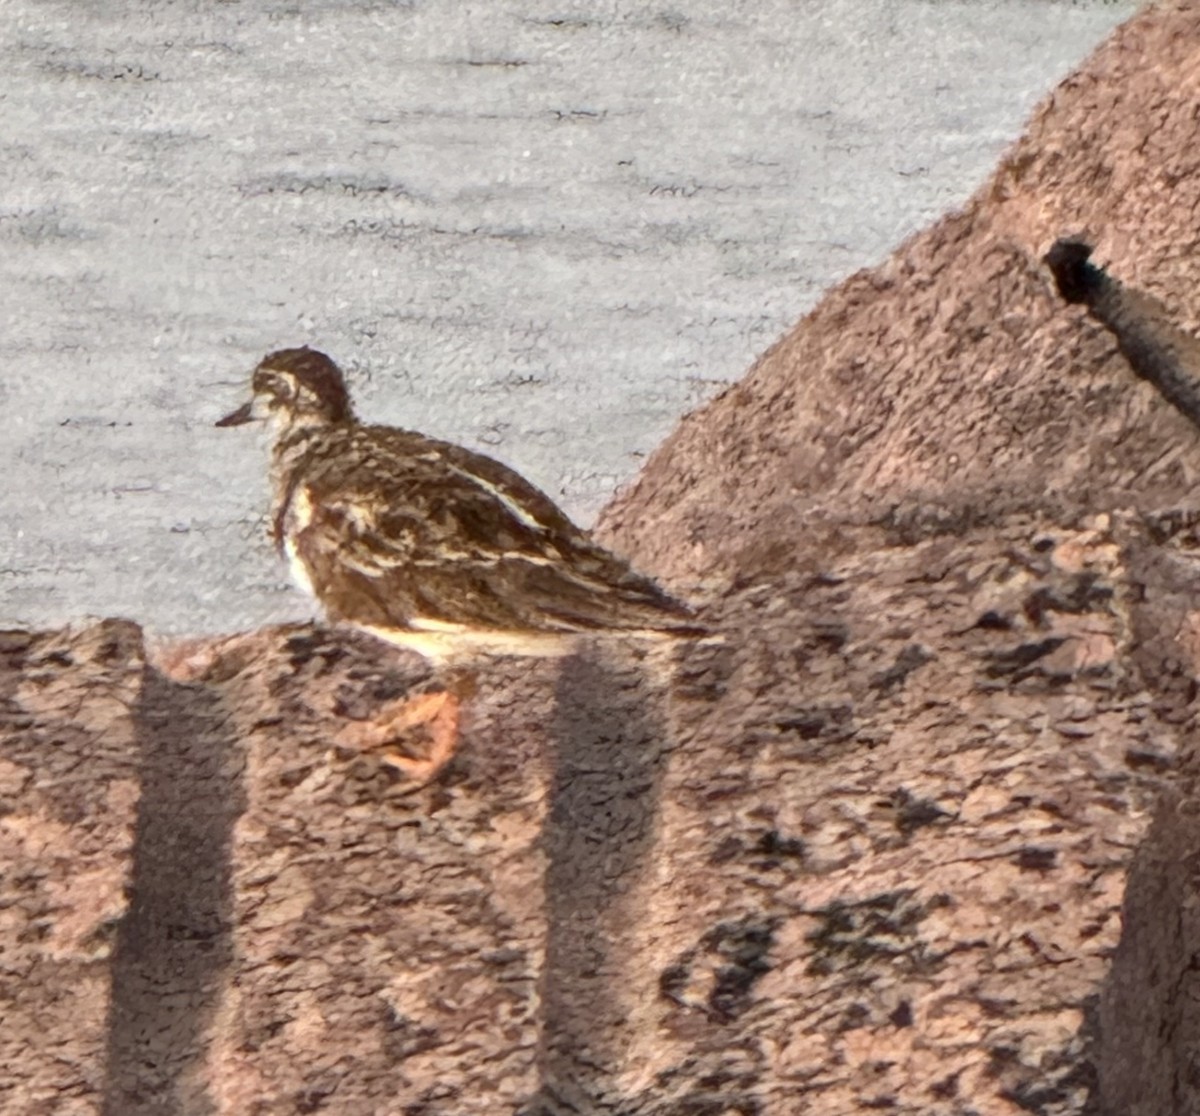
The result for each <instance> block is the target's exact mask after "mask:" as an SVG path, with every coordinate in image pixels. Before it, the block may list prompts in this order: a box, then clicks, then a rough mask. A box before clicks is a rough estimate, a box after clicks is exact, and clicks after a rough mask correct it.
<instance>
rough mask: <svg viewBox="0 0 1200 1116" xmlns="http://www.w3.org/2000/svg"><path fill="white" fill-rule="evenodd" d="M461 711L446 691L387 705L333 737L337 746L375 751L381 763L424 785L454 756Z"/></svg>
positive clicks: (457, 697) (459, 700)
mask: <svg viewBox="0 0 1200 1116" xmlns="http://www.w3.org/2000/svg"><path fill="white" fill-rule="evenodd" d="M461 706H462V702H461V699H460V698H459V696H458V694H456V693H455V692H453V691H452V690H438V691H436V692H435V693H431V694H419V695H417V696H416V697H411V698H404V699H402V700H400V701H394V702H390V703H389V704H388V705H385V706H384V707H383V709H382V710H381V711H380V712H379V714H377V715H376V716H375V717H373V718H372V719H371V720H370V721H361V722H356V723H354V724H351V725H347V726H346V727H345V728H344V729H342V731H341V732H339V733H338V735H337V743H338V744H339V745H341V746H342V747H348V748H352V749H355V750H357V751H360V752H376V753H378V755H379V760H380V762H381V763H384V764H386V765H387V766H388V767H391V768H394V769H395V770H397V771H399V772H400V773H401V774H403V775H404V776H406V777H407V778H408V779H409V780H410V781H411V782H412V783H414V784H416V786H424V785H425V784H426V783H428V782H430V781H431V780H432V779H433V778H435V777H436V776H437V774H438V773H439V772H440V771H441V770H442V769H443V768H444V767H445V766H446V764H447V763H449V762H450V760H451V758H452V757H453V755H454V750H455V748H456V747H457V745H458V727H459V714H460V710H461Z"/></svg>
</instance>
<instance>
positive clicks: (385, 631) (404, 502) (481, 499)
mask: <svg viewBox="0 0 1200 1116" xmlns="http://www.w3.org/2000/svg"><path fill="white" fill-rule="evenodd" d="M251 386H252V393H253V394H252V398H251V400H250V401H249V402H248V403H246V404H245V405H244V406H242V407H240V408H238V409H237V410H236V411H234V412H233V413H232V414H229V415H226V416H225V418H223V419H221V420H220V421H219V422H218V423H217V425H218V426H239V425H241V424H243V423H247V422H253V421H255V420H263V421H265V422H267V423H268V424H269V425H270V427H271V433H272V435H273V439H274V445H273V449H272V468H271V478H272V482H273V489H274V508H273V512H274V514H273V519H272V522H273V536H274V540H275V543H276V545H277V546H278V548H279V550H280V551H281V552H282V553H283V555H285V556H286V558H287V560H288V563H289V565H290V567H291V571H292V575H293V577H294V578H295V580H296V581H297V582H298V583H299V584H300V586H301V587H302V588H304V589H305V590H307V591H308V592H309V593H311V594H312V595H313V596H314V597H315V598H316V599H317V600H318V601H319V602H320V604H321V606H322V608H323V609H324V612H325V614H326V616H327V617H328V618H329V619H330V620H331V621H335V622H336V621H342V622H345V623H348V624H351V625H353V626H355V627H358V628H362V629H364V630H366V631H368V632H370V633H372V634H373V635H376V636H379V637H381V638H383V639H385V640H388V641H389V642H391V643H394V644H398V645H400V646H402V647H407V648H411V649H412V650H415V651H417V652H419V653H420V654H422V655H424V656H425V657H426V658H428V659H431V660H433V661H434V662H438V663H444V662H446V661H453V660H455V659H458V660H460V661H461V660H462V659H463V658H466V657H468V656H471V655H473V654H480V653H482V654H517V655H559V654H563V653H566V652H568V651H569V650H570V649H571V648H572V646H574V643H575V642H576V639H577V637H579V636H580V635H582V634H585V633H589V632H593V633H598V632H623V633H637V634H641V635H648V636H667V637H671V636H675V637H692V636H697V635H701V634H704V632H703V629H701V628H699V627H698V626H697V624H696V622H695V620H694V618H693V615H692V612H691V610H690V609H689V608H688V607H687V606H686V605H684V604H682V603H680V602H679V601H677V600H675V599H673V598H672V597H670V596H668V595H667V594H666V593H665V592H664V591H663V590H662V589H660V588H659V587H658V586H657V585H656V584H655V583H654V582H653V581H651V580H650V579H649V578H647V577H644V576H642V575H641V574H638V573H636V572H634V571H633V570H632V569H631V568H630V566H629V564H628V563H627V562H625V561H624V560H622V559H621V558H618V557H617V556H616V555H614V554H612V553H610V552H609V551H607V550H605V549H604V548H603V547H601V546H599V545H598V544H597V543H595V542H593V541H592V539H591V538H590V537H589V535H588V534H587V532H585V531H583V530H581V529H580V528H579V527H577V526H575V524H574V523H572V522H571V520H570V519H569V518H568V517H567V516H566V515H565V514H564V513H563V512H562V511H561V510H560V509H559V508H558V507H557V506H556V505H555V503H554V502H553V501H552V500H551V499H550V498H549V497H548V496H546V494H545V493H543V492H541V491H540V490H539V489H538V488H536V487H534V485H532V484H530V483H529V481H527V480H525V479H524V478H523V477H522V476H520V475H519V474H518V473H516V472H514V471H513V470H512V469H510V468H508V467H507V466H505V465H502V464H500V462H498V461H494V460H493V459H492V458H490V457H486V456H485V455H483V454H480V453H474V452H473V451H471V450H468V449H465V448H463V447H462V446H457V445H453V444H452V443H449V442H443V441H439V440H437V439H436V438H430V437H427V436H425V435H424V434H418V433H416V432H414V431H410V430H402V429H398V428H396V427H390V426H369V425H366V424H364V423H361V422H359V421H358V419H357V418H356V417H355V415H354V411H353V409H352V408H351V405H350V396H349V393H348V392H347V390H346V384H345V380H344V379H343V376H342V373H341V370H340V369H339V368H338V366H337V365H336V364H334V362H333V361H332V360H330V358H329V357H327V356H326V355H325V354H324V353H320V352H317V351H316V350H314V349H309V348H307V347H305V348H299V349H280V350H279V351H277V352H273V353H269V354H268V355H267V356H265V357H264V358H263V359H262V360H261V361H260V362H259V364H258V367H257V368H256V369H255V370H254V376H253V380H252V385H251ZM457 713H458V700H457V698H455V697H454V695H453V694H451V693H446V694H442V695H437V696H435V697H434V698H432V699H431V698H422V699H417V702H415V703H412V702H410V703H408V705H406V706H405V707H404V708H403V709H401V710H399V711H398V712H397V713H396V714H394V716H393V717H392V719H391V728H392V729H399V728H403V727H406V726H410V725H413V724H415V723H419V722H424V721H428V720H431V719H438V718H440V721H439V725H440V728H439V730H438V734H437V735H438V736H439V738H440V739H441V745H440V750H441V751H442V752H444V753H445V754H444V755H441V756H439V757H435V761H434V763H433V764H432V768H431V769H430V770H428V771H425V772H422V773H423V774H424V775H425V777H426V778H428V777H431V776H432V774H434V773H435V771H436V769H437V768H440V766H441V765H442V764H443V763H444V762H445V759H447V758H449V751H450V749H452V747H453V742H454V738H455V737H456V735H457ZM396 766H399V767H402V768H405V769H406V770H407V769H408V767H407V765H406V764H405V763H402V762H399V761H396Z"/></svg>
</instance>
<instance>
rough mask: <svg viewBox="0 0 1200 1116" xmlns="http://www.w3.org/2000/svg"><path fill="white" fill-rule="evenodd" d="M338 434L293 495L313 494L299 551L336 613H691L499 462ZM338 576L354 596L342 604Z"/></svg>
mask: <svg viewBox="0 0 1200 1116" xmlns="http://www.w3.org/2000/svg"><path fill="white" fill-rule="evenodd" d="M342 439H343V441H344V443H345V444H341V445H338V444H332V443H331V444H328V445H326V446H325V447H324V452H323V454H322V455H321V456H318V457H317V458H315V459H313V460H309V461H308V462H307V463H306V464H305V466H304V467H303V481H302V482H301V485H302V487H303V492H302V493H301V492H298V493H297V495H296V496H295V497H293V499H299V498H300V497H303V499H304V500H305V501H306V502H307V517H306V518H307V522H306V525H305V526H304V528H303V529H302V530H301V531H300V532H299V534H298V541H297V546H298V550H299V553H300V557H301V558H302V560H303V561H304V562H305V564H306V567H307V568H308V572H309V576H310V579H311V580H312V581H313V585H314V589H316V591H317V592H318V593H319V594H320V595H321V596H322V598H323V599H324V600H325V601H326V603H327V607H328V608H329V609H330V611H331V612H333V613H334V614H340V615H345V616H348V617H350V618H359V617H355V616H353V614H352V613H350V612H347V611H345V609H347V608H353V609H355V610H356V611H357V612H359V613H361V612H363V611H364V610H367V611H371V612H372V613H373V614H378V613H387V616H386V617H385V618H379V619H375V620H372V621H371V622H372V623H381V622H382V620H383V619H386V620H387V621H388V622H389V623H391V624H392V625H396V624H400V623H413V622H430V621H432V622H436V623H450V624H464V625H468V626H480V627H498V628H522V629H533V630H550V631H564V630H565V631H574V630H588V629H593V628H671V627H677V626H680V625H683V624H686V622H687V620H688V618H689V617H690V613H689V611H688V610H687V609H686V608H685V607H684V606H683V605H681V604H679V603H678V602H676V601H674V600H672V599H671V598H670V597H668V596H667V595H666V594H665V593H664V592H663V591H662V590H661V589H659V588H658V587H657V586H656V585H655V584H654V583H653V582H652V581H650V580H649V579H648V578H645V577H642V576H641V575H639V574H637V573H634V572H633V571H632V570H631V569H630V568H629V566H628V564H627V563H625V562H624V561H622V560H621V559H619V558H617V557H616V556H615V555H613V554H610V553H609V552H608V551H606V550H604V549H603V548H602V547H600V546H598V545H597V544H595V543H594V542H593V541H592V540H591V538H590V537H589V536H588V535H587V534H586V532H584V531H582V530H580V529H579V528H578V527H576V526H575V525H574V524H573V523H572V522H571V521H570V520H569V519H568V518H567V516H566V515H565V514H564V513H563V512H562V511H561V510H560V509H559V508H558V507H557V506H556V505H555V504H554V502H553V501H552V500H551V499H550V498H549V497H548V496H546V495H545V493H543V492H541V491H540V490H539V489H537V488H536V487H534V486H533V485H532V484H530V483H529V482H528V481H526V480H525V479H524V478H523V477H521V476H520V475H519V474H517V473H515V472H514V471H513V470H511V469H509V468H508V467H507V466H504V465H502V464H500V463H499V462H498V461H494V460H493V459H491V458H489V457H486V456H484V455H483V454H477V453H473V452H471V451H470V450H467V449H464V448H462V447H461V446H454V445H451V444H449V443H446V442H439V441H436V440H435V439H431V438H426V437H424V436H422V435H419V434H411V433H409V432H405V431H397V430H391V429H388V428H381V427H360V428H358V429H356V430H352V431H347V432H346V433H345V434H344V435H343V436H342ZM335 573H337V574H338V575H339V576H337V577H335V576H334V574H335ZM335 583H336V584H337V585H341V586H355V589H354V598H353V600H349V601H347V602H345V604H344V606H339V605H338V603H337V601H336V600H335V599H334V598H335V597H336V593H335V592H334V591H333V590H332V589H331V588H330V586H333V585H334V584H335ZM368 606H369V607H368Z"/></svg>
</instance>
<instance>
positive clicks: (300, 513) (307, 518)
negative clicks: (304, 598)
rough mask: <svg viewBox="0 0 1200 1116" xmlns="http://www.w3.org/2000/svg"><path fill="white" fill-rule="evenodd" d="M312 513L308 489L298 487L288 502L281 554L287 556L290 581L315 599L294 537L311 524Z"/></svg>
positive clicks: (314, 591)
mask: <svg viewBox="0 0 1200 1116" xmlns="http://www.w3.org/2000/svg"><path fill="white" fill-rule="evenodd" d="M312 512H313V504H312V497H311V496H310V495H309V494H308V489H306V488H304V487H303V486H298V487H297V488H296V491H295V492H293V493H292V498H291V500H290V501H289V502H288V509H287V518H286V520H285V521H284V529H283V552H284V554H285V555H286V556H287V560H288V570H289V572H290V573H291V575H292V580H293V581H294V582H295V583H296V584H297V585H298V586H299V587H300V588H301V589H303V590H304V592H306V593H308V594H309V595H310V596H313V597H315V596H316V595H317V594H316V590H315V589H313V583H312V578H310V577H309V576H308V567H307V566H305V564H304V560H303V559H302V558H301V557H300V552H299V550H298V549H297V547H296V537H297V536H298V535H299V534H300V532H301V531H303V530H304V529H305V528H306V527H307V526H308V525H309V524H310V523H311V522H312Z"/></svg>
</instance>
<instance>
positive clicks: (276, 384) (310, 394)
mask: <svg viewBox="0 0 1200 1116" xmlns="http://www.w3.org/2000/svg"><path fill="white" fill-rule="evenodd" d="M251 389H252V391H253V393H254V394H253V398H252V399H251V400H250V402H249V403H246V404H243V405H242V406H241V407H239V408H238V409H237V410H236V411H233V412H232V413H231V414H228V415H226V416H225V417H224V418H223V419H221V420H220V421H219V422H218V423H217V425H218V426H241V425H242V424H243V423H246V422H255V421H267V422H269V423H271V425H272V426H274V427H275V428H276V431H277V432H279V433H283V432H286V431H289V430H294V429H297V428H302V427H306V426H327V425H330V424H333V423H341V422H349V421H351V419H352V418H353V417H354V413H353V411H352V410H351V409H350V395H349V393H348V392H347V391H346V381H345V380H344V379H343V378H342V370H341V369H340V368H338V366H337V365H336V364H334V363H333V361H332V360H330V359H329V357H327V356H326V355H325V354H324V353H319V352H317V350H316V349H310V348H308V347H307V346H305V347H304V348H300V349H279V350H278V351H277V352H273V353H268V354H267V355H266V356H265V357H263V358H262V360H260V361H259V362H258V367H257V368H255V370H254V378H253V380H252V381H251Z"/></svg>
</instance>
